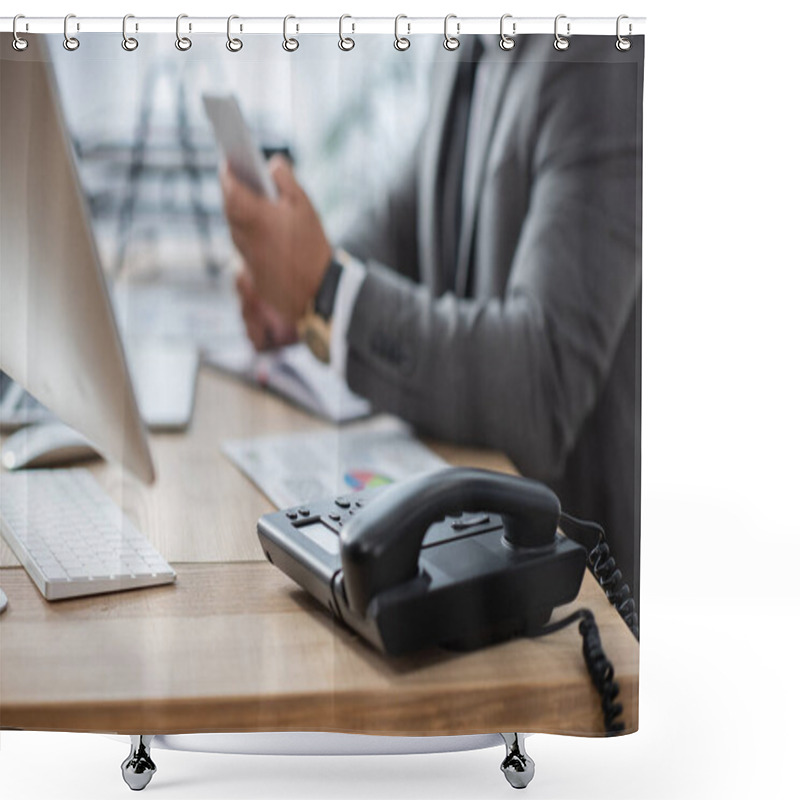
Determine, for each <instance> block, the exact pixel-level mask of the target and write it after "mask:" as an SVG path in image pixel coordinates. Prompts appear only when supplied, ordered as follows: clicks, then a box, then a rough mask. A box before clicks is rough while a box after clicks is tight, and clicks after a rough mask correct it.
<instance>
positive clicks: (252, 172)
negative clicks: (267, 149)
mask: <svg viewBox="0 0 800 800" xmlns="http://www.w3.org/2000/svg"><path fill="white" fill-rule="evenodd" d="M203 105H204V106H205V109H206V114H207V115H208V118H209V120H210V121H211V127H212V128H213V129H214V137H215V138H216V140H217V144H218V145H219V148H220V150H221V151H222V154H223V155H224V156H225V159H226V160H227V162H228V164H230V167H231V169H232V170H233V174H234V175H235V176H236V177H237V178H238V179H239V180H240V181H242V183H244V184H246V185H247V186H249V187H250V188H251V189H252V190H253V191H254V192H257V193H258V194H262V195H264V196H265V197H267V198H268V199H269V200H271V201H272V202H276V201H277V200H278V189H277V187H276V186H275V182H274V181H273V180H272V175H270V173H269V169H268V168H267V164H266V161H265V160H264V158H263V157H262V155H261V152H260V151H259V149H258V148H257V147H256V144H255V142H254V141H253V137H252V136H251V135H250V129H249V128H248V127H247V123H246V122H245V121H244V116H243V115H242V109H241V108H240V107H239V102H238V100H237V99H236V97H235V95H232V94H225V95H212V94H204V95H203Z"/></svg>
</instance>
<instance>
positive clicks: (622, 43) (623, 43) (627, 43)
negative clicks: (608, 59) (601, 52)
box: [615, 14, 633, 53]
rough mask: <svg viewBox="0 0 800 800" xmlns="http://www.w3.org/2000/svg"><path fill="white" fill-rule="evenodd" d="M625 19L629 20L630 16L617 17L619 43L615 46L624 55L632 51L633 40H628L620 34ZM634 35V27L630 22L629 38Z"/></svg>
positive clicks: (621, 15)
mask: <svg viewBox="0 0 800 800" xmlns="http://www.w3.org/2000/svg"><path fill="white" fill-rule="evenodd" d="M624 19H628V15H627V14H620V15H619V16H618V17H617V41H616V43H615V46H616V48H617V50H619V51H620V53H624V52H626V51H627V50H630V49H631V40H630V39H626V38H625V37H624V36H623V35H622V34H621V33H620V23H621V22H622V20H624ZM632 33H633V25H632V24H631V23H630V22H629V23H628V36H630V35H631V34H632Z"/></svg>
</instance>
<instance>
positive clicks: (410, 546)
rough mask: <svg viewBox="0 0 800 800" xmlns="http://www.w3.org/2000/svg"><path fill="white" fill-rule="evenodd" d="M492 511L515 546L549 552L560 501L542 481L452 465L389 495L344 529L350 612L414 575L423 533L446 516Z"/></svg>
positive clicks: (507, 540) (505, 537) (343, 552)
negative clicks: (498, 517) (499, 518)
mask: <svg viewBox="0 0 800 800" xmlns="http://www.w3.org/2000/svg"><path fill="white" fill-rule="evenodd" d="M464 512H467V513H469V512H495V513H497V514H500V516H501V518H502V521H503V540H504V542H505V543H506V544H507V545H508V546H509V547H511V548H546V547H548V546H550V545H552V544H553V543H554V541H555V537H556V528H557V526H558V520H559V517H560V515H561V504H560V503H559V501H558V497H556V495H555V493H554V492H552V491H551V490H550V489H548V488H547V487H546V486H544V485H543V484H541V483H536V482H535V481H530V480H526V479H525V478H519V477H515V476H513V475H503V474H501V473H497V472H488V471H486V470H479V469H466V468H463V467H462V468H454V469H450V470H445V471H443V472H440V473H435V474H434V475H422V476H420V477H417V478H411V479H410V480H407V481H404V482H403V483H400V484H398V485H397V486H395V487H393V488H392V489H391V491H384V492H383V493H382V494H381V495H379V496H378V497H376V498H375V499H374V500H373V501H372V502H371V503H370V504H369V506H367V507H366V508H364V510H363V511H362V512H361V513H360V514H359V515H358V516H355V517H353V519H351V520H350V522H348V523H347V525H345V526H344V528H343V530H342V533H341V536H340V539H341V555H342V568H343V571H344V584H345V587H346V590H347V597H348V601H349V604H350V606H351V608H353V610H354V611H357V612H358V613H360V614H364V613H366V610H367V606H368V604H369V601H370V600H371V599H372V598H373V597H374V596H375V595H377V594H379V593H380V592H382V591H385V590H387V589H391V588H392V587H394V586H397V585H398V584H401V583H403V582H405V581H410V580H412V579H413V578H415V577H416V576H417V574H418V572H419V565H418V560H419V555H420V552H421V550H422V543H423V540H424V538H425V534H426V533H427V532H428V529H429V528H430V526H431V525H433V523H435V522H438V521H439V520H442V519H443V518H444V517H445V516H447V515H460V514H462V513H464Z"/></svg>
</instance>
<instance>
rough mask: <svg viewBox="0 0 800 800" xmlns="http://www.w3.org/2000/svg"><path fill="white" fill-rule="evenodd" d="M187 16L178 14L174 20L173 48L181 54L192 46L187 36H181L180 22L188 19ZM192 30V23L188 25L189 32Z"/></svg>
mask: <svg viewBox="0 0 800 800" xmlns="http://www.w3.org/2000/svg"><path fill="white" fill-rule="evenodd" d="M188 18H189V15H188V14H178V16H177V18H176V20H175V47H177V48H178V50H180V51H181V52H184V53H185V52H186V51H187V50H188V49H189V48H190V47H191V46H192V40H191V39H190V38H189V37H188V36H181V20H182V19H188ZM191 30H192V23H191V22H190V23H189V31H190V32H191Z"/></svg>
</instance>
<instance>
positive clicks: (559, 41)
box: [553, 14, 572, 51]
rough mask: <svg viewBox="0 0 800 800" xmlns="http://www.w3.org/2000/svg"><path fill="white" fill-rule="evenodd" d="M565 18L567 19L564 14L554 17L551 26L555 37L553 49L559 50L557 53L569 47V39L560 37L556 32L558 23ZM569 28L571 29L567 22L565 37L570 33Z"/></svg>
mask: <svg viewBox="0 0 800 800" xmlns="http://www.w3.org/2000/svg"><path fill="white" fill-rule="evenodd" d="M566 18H567V15H566V14H559V15H558V16H557V17H556V21H555V23H554V24H553V32H554V34H555V37H556V39H555V41H554V42H553V47H555V49H556V50H559V51H563V50H566V49H567V48H568V47H569V39H567V38H566V37H565V36H562V35H561V34H560V33H559V32H558V21H559V20H562V19H566ZM571 27H572V25H571V24H570V23H569V22H568V23H567V36H569V35H570V33H571V30H570V29H571Z"/></svg>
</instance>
